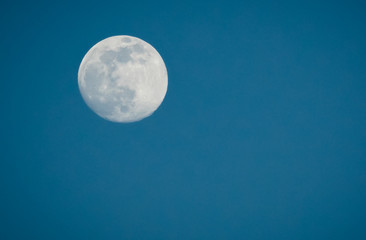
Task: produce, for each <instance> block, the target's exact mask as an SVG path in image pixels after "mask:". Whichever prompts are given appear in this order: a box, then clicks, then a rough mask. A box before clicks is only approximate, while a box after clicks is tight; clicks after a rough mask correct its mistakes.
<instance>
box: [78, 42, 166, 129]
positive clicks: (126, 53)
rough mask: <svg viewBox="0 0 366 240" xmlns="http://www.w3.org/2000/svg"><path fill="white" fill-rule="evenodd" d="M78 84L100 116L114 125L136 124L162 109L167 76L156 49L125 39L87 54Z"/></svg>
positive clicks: (102, 43)
mask: <svg viewBox="0 0 366 240" xmlns="http://www.w3.org/2000/svg"><path fill="white" fill-rule="evenodd" d="M78 84H79V89H80V92H81V95H82V97H83V99H84V101H85V102H86V104H87V105H88V106H89V107H90V108H91V109H92V110H93V111H94V112H95V113H96V114H98V115H99V116H101V117H102V118H104V119H107V120H109V121H113V122H135V121H139V120H141V119H143V118H146V117H148V116H150V115H151V114H153V112H154V111H155V110H156V109H157V108H158V107H159V106H160V104H161V103H162V101H163V100H164V97H165V94H166V91H167V88H168V74H167V70H166V67H165V64H164V61H163V59H162V58H161V56H160V55H159V53H158V52H157V51H156V50H155V48H154V47H152V46H151V45H150V44H148V43H147V42H145V41H143V40H141V39H139V38H136V37H131V36H126V35H122V36H114V37H109V38H106V39H104V40H102V41H100V42H98V43H97V44H95V45H94V46H93V47H92V48H91V49H90V50H89V51H88V52H87V53H86V55H85V56H84V58H83V60H82V61H81V64H80V67H79V72H78Z"/></svg>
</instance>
